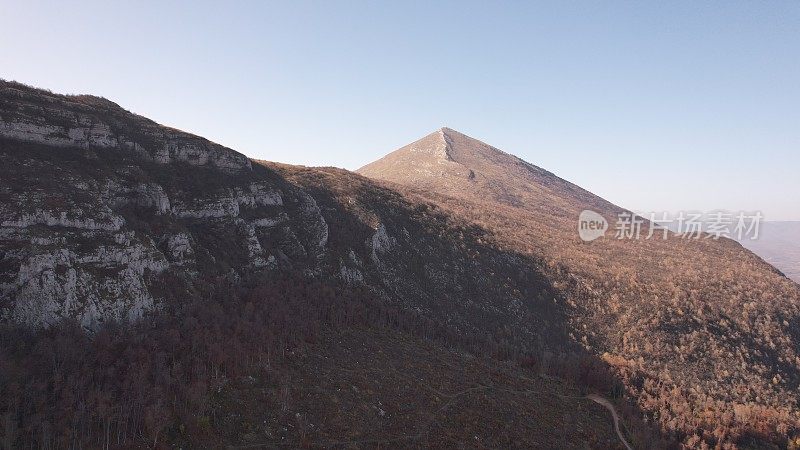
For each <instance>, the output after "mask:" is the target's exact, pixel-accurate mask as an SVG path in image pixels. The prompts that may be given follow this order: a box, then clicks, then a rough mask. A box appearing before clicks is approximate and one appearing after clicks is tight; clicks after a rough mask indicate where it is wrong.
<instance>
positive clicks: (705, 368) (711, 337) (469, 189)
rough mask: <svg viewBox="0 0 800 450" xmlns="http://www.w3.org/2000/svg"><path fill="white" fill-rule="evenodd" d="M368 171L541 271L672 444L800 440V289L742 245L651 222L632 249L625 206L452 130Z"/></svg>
mask: <svg viewBox="0 0 800 450" xmlns="http://www.w3.org/2000/svg"><path fill="white" fill-rule="evenodd" d="M357 172H358V173H360V174H362V175H365V176H367V177H370V178H373V179H375V180H380V181H383V182H384V183H385V184H384V185H385V186H388V187H391V188H393V189H397V190H399V191H401V192H403V193H404V194H405V195H406V196H407V197H409V198H414V199H418V200H420V201H429V202H434V203H436V204H437V205H439V206H440V207H441V208H442V209H444V210H446V211H447V212H448V213H449V214H451V215H453V216H455V217H462V218H464V219H465V220H467V221H469V222H471V223H475V224H476V225H478V226H480V227H481V228H483V229H484V230H486V231H487V232H488V233H489V235H490V236H492V238H493V239H494V240H495V242H496V244H497V246H498V248H500V249H503V250H504V251H506V252H513V253H515V254H518V255H520V256H524V257H528V258H530V259H532V260H536V261H541V262H542V265H541V267H542V273H543V274H544V276H545V277H546V278H547V279H548V280H549V281H550V283H551V284H552V285H553V286H554V287H556V288H557V290H558V291H559V292H560V293H561V294H562V295H563V296H564V300H563V301H564V306H565V312H564V314H565V316H566V318H567V328H568V334H569V336H570V339H571V340H573V341H574V342H576V343H579V344H581V345H582V346H583V348H584V349H585V350H586V351H587V352H590V353H592V354H595V355H598V356H600V357H602V358H603V359H604V360H606V361H607V362H609V364H611V365H613V366H614V367H615V369H616V370H617V373H618V374H619V376H620V377H622V379H623V380H624V384H625V388H626V391H627V393H628V394H629V395H630V396H631V397H633V398H635V399H636V402H637V404H638V406H639V407H640V408H641V409H642V410H644V411H645V412H646V415H647V417H648V418H649V420H652V421H653V422H655V423H658V424H660V426H661V428H662V429H664V430H666V431H667V432H668V433H673V434H674V435H677V436H682V437H681V439H682V440H683V441H684V442H685V443H692V444H693V446H694V445H699V442H700V440H705V441H706V442H707V443H708V444H711V445H713V444H714V443H715V442H744V441H746V440H747V439H748V438H747V436H749V435H753V434H757V431H756V430H762V432H763V430H766V429H769V430H772V431H770V432H769V433H768V434H770V433H772V434H774V435H785V434H787V433H788V434H791V433H795V432H796V431H791V430H796V429H797V425H798V422H797V421H798V418H800V412H799V411H798V403H797V402H798V387H799V386H798V383H800V334H799V333H800V314H799V312H800V310H799V309H798V307H799V306H800V287H799V286H798V285H797V284H796V283H794V282H792V281H791V280H789V279H787V278H786V277H785V276H783V274H781V273H780V272H779V271H777V270H776V269H775V268H774V267H772V266H770V265H769V264H767V263H765V262H764V261H763V260H762V259H761V258H759V257H757V256H756V255H754V254H753V253H751V252H749V251H747V250H746V249H744V248H743V247H742V246H741V245H739V244H738V243H736V242H734V241H732V240H729V239H724V238H722V239H712V238H710V236H708V235H705V236H701V238H700V239H689V238H687V237H685V236H681V235H676V234H674V233H671V232H666V234H665V232H664V231H662V230H661V229H657V228H656V227H655V226H653V227H652V228H651V224H650V223H649V222H648V221H647V220H644V219H642V224H641V235H640V238H639V239H633V238H627V237H626V236H625V235H620V237H622V238H621V239H618V238H617V236H616V235H615V230H614V229H615V228H616V225H615V223H616V224H619V223H620V222H619V218H620V214H622V215H623V216H622V217H624V215H625V214H627V213H626V212H625V210H623V209H622V208H619V207H616V206H614V205H613V204H611V203H609V202H607V201H605V200H604V199H602V198H599V197H597V196H595V195H593V194H591V193H589V192H587V191H585V190H583V189H581V188H579V187H577V186H575V185H574V184H572V183H569V182H567V181H565V180H563V179H561V178H559V177H557V176H555V175H553V174H552V173H550V172H547V171H545V170H543V169H541V168H538V167H536V166H534V165H532V164H529V163H526V162H524V161H522V160H521V159H519V158H516V157H514V156H512V155H509V154H507V153H505V152H502V151H500V150H498V149H495V148H494V147H491V146H489V145H487V144H485V143H483V142H480V141H478V140H476V139H473V138H470V137H468V136H466V135H464V134H461V133H459V132H456V131H453V130H451V129H448V128H442V129H440V130H438V131H436V132H434V133H432V134H430V135H428V136H426V137H424V138H422V139H420V140H418V141H416V142H414V143H412V144H410V145H407V146H405V147H402V148H400V149H399V150H396V151H395V152H392V153H390V154H388V155H387V156H385V157H384V158H382V159H379V160H377V161H375V162H373V163H371V164H368V165H366V166H364V167H362V168H361V169H359V170H358V171H357ZM583 210H591V211H594V212H596V213H598V214H600V215H601V216H602V217H603V218H605V220H607V221H608V223H609V228H610V230H609V232H607V233H606V235H605V237H602V238H600V239H597V240H595V241H592V242H584V241H583V240H581V239H580V237H579V233H578V218H579V215H580V214H581V212H582V211H583ZM651 229H652V231H653V233H652V236H650V231H651ZM648 236H650V238H648ZM732 430H733V431H732Z"/></svg>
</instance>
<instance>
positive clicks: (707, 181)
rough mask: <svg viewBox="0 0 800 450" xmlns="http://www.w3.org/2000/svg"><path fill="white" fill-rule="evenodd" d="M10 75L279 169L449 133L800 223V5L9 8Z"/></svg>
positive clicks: (600, 189) (632, 194) (639, 191)
mask: <svg viewBox="0 0 800 450" xmlns="http://www.w3.org/2000/svg"><path fill="white" fill-rule="evenodd" d="M0 77H1V78H5V79H13V80H17V81H21V82H24V83H27V84H32V85H35V86H40V87H45V88H49V89H51V90H53V91H56V92H61V93H93V94H97V95H102V96H105V97H108V98H109V99H112V100H114V101H116V102H117V103H119V104H121V105H122V106H124V107H126V108H127V109H130V110H132V111H134V112H136V113H139V114H142V115H145V116H148V117H150V118H152V119H154V120H156V121H158V122H161V123H164V124H167V125H171V126H174V127H177V128H181V129H184V130H187V131H191V132H194V133H197V134H200V135H203V136H205V137H208V138H209V139H212V140H214V141H217V142H220V143H222V144H225V145H227V146H230V147H232V148H234V149H237V150H239V151H242V152H244V153H245V154H247V155H249V156H251V157H255V158H262V159H268V160H275V161H282V162H289V163H297V164H305V165H333V166H339V167H345V168H348V169H355V168H357V167H359V166H361V165H363V164H364V163H367V162H369V161H371V160H373V159H376V158H378V157H379V156H381V155H382V154H384V153H387V152H389V151H391V150H394V149H395V148H397V147H400V146H402V145H404V144H406V143H408V142H410V141H413V140H414V139H416V138H418V137H421V136H423V135H425V134H427V133H429V132H431V131H433V130H435V129H437V128H439V127H442V126H448V127H451V128H454V129H457V130H459V131H462V132H464V133H466V134H469V135H471V136H474V137H477V138H479V139H481V140H483V141H485V142H488V143H490V144H492V145H494V146H496V147H499V148H501V149H503V150H505V151H508V152H510V153H514V154H516V155H518V156H520V157H522V158H523V159H526V160H528V161H530V162H531V163H534V164H536V165H539V166H542V167H544V168H546V169H548V170H551V171H553V172H555V173H556V174H558V175H560V176H562V177H564V178H566V179H568V180H570V181H573V182H575V183H577V184H579V185H581V186H583V187H585V188H587V189H589V190H591V191H593V192H595V193H597V194H599V195H601V196H603V197H605V198H607V199H609V200H611V201H613V202H615V203H617V204H620V205H622V206H625V207H627V208H631V209H635V210H647V211H652V210H656V211H662V210H667V211H677V210H682V209H696V210H710V209H719V208H723V209H731V210H742V209H744V210H756V209H758V210H762V211H763V212H764V214H765V216H766V218H767V219H771V220H790V219H791V220H800V176H799V175H798V171H800V2H798V1H786V2H779V1H775V2H760V1H752V2H734V1H730V2H698V1H687V2H655V1H653V2H604V1H593V2H560V1H558V2H552V3H550V2H548V3H534V2H506V3H498V2H475V3H472V2H438V3H429V2H416V3H415V2H405V1H404V2H369V3H367V2H352V1H348V2H335V1H318V2H289V1H287V2H281V3H277V2H252V3H246V2H219V3H203V2H188V1H187V2H152V3H147V2H138V1H137V2H134V1H128V2H122V1H112V2H105V1H104V2H88V1H87V2H53V3H39V2H29V1H26V2H9V1H5V2H2V3H0Z"/></svg>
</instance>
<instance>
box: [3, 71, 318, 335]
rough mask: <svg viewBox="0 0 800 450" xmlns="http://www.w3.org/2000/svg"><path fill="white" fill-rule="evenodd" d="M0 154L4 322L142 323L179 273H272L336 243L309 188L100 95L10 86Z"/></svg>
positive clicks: (191, 277)
mask: <svg viewBox="0 0 800 450" xmlns="http://www.w3.org/2000/svg"><path fill="white" fill-rule="evenodd" d="M0 154H2V160H3V164H2V166H1V167H0V199H1V200H2V201H1V202H0V309H1V310H2V313H1V314H2V318H3V319H4V320H8V321H13V322H19V323H24V324H28V325H31V326H34V327H43V326H47V325H49V324H52V323H54V322H56V321H58V320H61V319H63V318H73V319H77V320H78V321H79V322H80V323H81V324H83V325H84V326H85V327H87V328H97V327H98V326H100V325H101V324H102V323H103V322H106V321H109V320H128V319H135V318H138V317H140V316H141V315H142V314H143V313H145V312H146V311H149V310H152V309H154V308H157V307H158V305H159V298H158V294H156V293H155V292H156V291H157V290H159V289H157V286H158V285H159V283H160V282H161V281H160V280H163V277H164V276H166V275H170V276H176V277H178V278H179V279H181V280H184V285H185V286H189V287H190V286H192V284H193V283H195V282H196V280H201V279H203V277H209V276H233V277H239V276H242V275H243V274H245V273H247V272H248V271H253V270H271V269H274V268H277V267H278V266H279V265H280V261H284V264H289V263H290V261H292V260H293V259H298V258H300V259H303V258H307V257H309V256H310V255H311V256H314V255H317V254H318V253H319V252H320V249H321V247H322V246H324V243H325V240H326V238H327V232H328V231H327V225H326V223H325V220H324V219H323V218H322V216H321V214H320V211H319V208H318V207H317V206H316V204H315V203H314V200H313V198H310V197H309V196H308V195H306V194H305V193H303V192H302V191H301V190H299V189H296V188H294V187H292V186H290V185H289V184H288V183H286V182H284V181H282V180H281V179H280V178H279V177H277V176H275V175H274V174H270V173H268V171H267V170H265V169H263V168H256V169H254V168H253V167H252V165H251V163H250V161H249V160H248V159H247V158H246V157H245V156H243V155H241V154H239V153H237V152H234V151H233V150H230V149H227V148H224V147H222V146H219V145H216V144H213V143H211V142H208V141H206V140H204V139H201V138H198V137H196V136H192V135H189V134H186V133H183V132H180V131H177V130H172V129H168V128H165V127H161V126H159V125H157V124H155V123H153V122H151V121H149V120H147V119H144V118H142V117H139V116H135V115H133V114H130V113H128V112H126V111H124V110H122V109H121V108H119V107H118V106H116V105H114V104H113V103H111V102H108V101H105V100H102V99H98V98H95V97H85V96H80V97H66V96H59V95H53V94H49V93H46V92H43V91H39V90H34V89H31V88H27V87H25V86H21V85H18V84H14V83H2V84H0ZM293 219H295V220H293ZM267 242H269V243H270V244H269V245H267V244H266V243H267Z"/></svg>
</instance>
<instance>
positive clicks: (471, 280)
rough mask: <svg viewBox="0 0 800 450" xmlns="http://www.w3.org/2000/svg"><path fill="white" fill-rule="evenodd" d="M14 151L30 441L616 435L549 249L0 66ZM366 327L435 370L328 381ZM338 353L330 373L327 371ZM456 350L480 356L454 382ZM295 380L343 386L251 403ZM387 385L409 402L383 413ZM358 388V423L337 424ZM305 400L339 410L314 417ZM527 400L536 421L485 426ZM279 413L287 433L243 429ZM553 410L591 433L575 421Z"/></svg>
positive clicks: (10, 283)
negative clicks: (25, 80)
mask: <svg viewBox="0 0 800 450" xmlns="http://www.w3.org/2000/svg"><path fill="white" fill-rule="evenodd" d="M0 158H1V159H2V162H3V164H2V165H0V417H1V418H2V421H3V428H2V429H3V431H2V439H3V442H4V444H5V445H7V446H9V447H17V446H22V447H27V446H34V445H35V446H41V447H56V448H62V447H64V448H66V447H73V448H74V447H95V446H96V447H101V446H107V445H109V444H112V443H114V442H116V444H117V445H123V446H136V447H143V446H148V447H151V448H153V447H162V446H164V445H165V444H166V443H172V444H176V445H181V443H186V444H187V445H188V446H190V447H198V446H205V447H209V448H214V447H219V446H224V445H229V444H253V443H256V444H258V443H259V442H262V443H263V442H265V439H264V438H266V444H265V445H269V444H271V443H274V442H273V440H272V438H274V439H280V438H281V437H283V438H285V439H287V441H286V442H288V443H289V444H287V445H304V444H307V443H309V442H310V443H311V444H313V442H317V441H320V442H323V443H324V442H328V441H332V440H338V439H345V438H348V439H357V440H364V441H365V442H370V440H375V441H376V442H377V441H380V440H381V439H387V440H389V439H397V438H402V437H403V436H405V437H406V438H409V436H410V438H411V441H420V440H422V441H424V442H446V441H448V440H451V439H455V440H456V441H458V440H463V439H474V438H475V436H477V437H478V439H479V440H480V442H483V443H484V444H483V445H488V446H506V445H507V444H508V443H509V442H515V441H520V442H530V443H531V445H534V444H535V443H537V442H538V443H540V444H541V445H550V444H548V443H553V442H558V443H560V445H564V446H566V447H570V448H582V447H584V446H585V444H587V443H588V444H592V445H595V446H597V447H600V448H603V447H606V446H607V445H609V443H612V442H615V437H614V435H613V430H612V429H611V428H610V421H609V419H608V418H607V417H606V416H605V415H604V414H603V411H602V409H598V408H596V407H594V406H593V405H592V404H591V403H589V402H588V401H584V400H582V399H581V394H580V393H579V391H578V389H583V390H587V389H592V390H597V391H601V392H604V393H609V392H611V390H612V386H613V379H611V378H610V377H609V375H608V372H607V369H606V366H605V364H603V363H602V362H601V361H599V360H597V359H596V358H593V357H591V356H590V355H588V354H586V353H585V352H583V351H582V349H581V348H580V346H578V345H577V344H574V343H572V342H571V341H570V339H569V338H568V336H567V328H566V325H565V324H566V316H565V309H564V307H563V304H564V303H563V301H561V300H557V299H556V297H558V296H559V295H560V294H559V293H558V291H557V289H555V288H554V287H553V286H551V285H550V283H549V281H548V280H547V278H546V277H545V275H544V274H543V273H542V271H541V270H542V264H541V262H540V261H538V260H536V259H532V258H530V257H528V256H524V255H518V254H516V253H514V252H506V251H503V250H501V249H499V248H497V246H495V245H493V244H491V243H490V242H489V241H488V240H487V239H488V236H487V233H486V231H485V230H483V229H481V228H480V227H478V226H475V225H474V224H472V223H469V222H468V221H465V220H463V219H461V218H458V217H453V216H450V215H448V214H446V213H445V212H444V211H442V210H440V209H439V208H438V207H436V206H435V205H432V204H430V203H427V202H420V201H414V200H412V199H408V198H406V197H404V196H403V195H401V194H399V193H397V192H395V191H393V190H390V189H386V188H383V187H379V186H377V185H376V184H375V183H374V182H372V181H370V180H368V179H367V178H364V177H361V176H359V175H355V174H352V173H349V172H346V171H342V170H336V169H307V168H300V167H292V166H284V165H278V164H271V163H258V162H252V161H250V160H248V159H247V158H245V157H244V156H243V155H241V154H239V153H236V152H235V151H233V150H231V149H227V148H224V147H222V146H219V145H216V144H213V143H210V142H208V141H206V140H204V139H202V138H199V137H196V136H192V135H189V134H187V133H183V132H180V131H177V130H172V129H169V128H165V127H162V126H160V125H158V124H155V123H153V122H152V121H149V120H147V119H145V118H142V117H140V116H136V115H134V114H132V113H130V112H128V111H125V110H124V109H122V108H120V107H119V106H117V105H115V104H114V103H112V102H109V101H108V100H105V99H100V98H96V97H91V96H63V95H57V94H52V93H49V92H46V91H42V90H38V89H33V88H30V87H27V86H24V85H20V84H18V83H8V82H2V83H0ZM73 323H74V326H73ZM339 339H345V340H346V343H347V345H346V346H345V347H342V346H338V345H337V342H338V340H339ZM360 340H370V341H374V342H375V343H376V344H375V345H376V346H377V348H376V349H375V351H376V352H378V353H382V354H385V355H395V357H396V358H399V359H397V360H396V362H398V363H399V362H400V361H402V362H403V364H405V365H406V367H405V368H404V369H403V370H401V371H400V372H399V374H396V373H394V372H395V371H394V369H392V368H390V367H386V366H384V365H383V364H382V363H381V364H372V365H371V366H369V367H368V370H370V371H374V373H375V378H376V379H381V378H382V377H385V378H386V379H387V380H398V379H399V378H397V377H408V376H414V377H415V379H417V380H419V383H417V384H414V385H412V386H394V385H393V386H392V387H391V388H389V387H382V388H381V387H379V386H377V387H376V386H373V387H369V389H374V388H380V389H382V390H383V392H381V393H380V394H384V395H385V397H381V398H378V397H380V396H375V395H374V393H373V392H370V391H366V392H365V393H359V392H356V395H354V396H349V397H344V398H342V399H341V400H340V397H339V394H337V393H334V392H332V391H331V389H334V387H333V385H330V384H329V383H334V384H335V386H336V388H341V387H342V386H345V387H346V386H347V384H348V383H349V384H351V385H353V386H355V385H356V384H358V383H362V382H364V383H365V382H366V381H364V380H363V378H364V377H363V374H361V372H360V371H361V370H363V368H364V366H363V364H362V361H363V353H358V352H355V351H351V350H347V349H351V348H353V342H356V343H357V342H359V341H360ZM465 352H470V353H471V354H472V355H477V356H478V358H475V357H474V356H469V353H465ZM414 354H420V355H429V357H430V360H421V361H414V360H413V358H412V356H411V355H414ZM319 356H321V357H322V358H323V359H324V360H326V361H329V363H326V364H327V365H326V364H320V363H318V362H314V361H313V358H317V357H319ZM294 357H296V358H298V359H292V358H294ZM301 357H302V358H305V359H302V358H301ZM498 360H503V361H508V363H507V364H508V368H506V369H495V368H494V366H496V365H497V364H498ZM334 361H337V364H339V365H341V366H342V367H341V368H343V369H344V370H343V371H341V372H338V370H339V367H335V366H334V365H333V362H334ZM518 362H523V363H524V365H525V367H524V368H523V367H522V366H520V365H519V364H517V363H518ZM503 364H506V363H503ZM324 367H327V368H328V369H329V370H330V373H331V375H330V376H328V377H319V376H317V375H315V373H313V371H315V370H319V369H320V368H324ZM454 367H464V368H467V369H468V370H471V371H473V373H472V374H471V375H469V376H468V377H466V378H464V379H461V380H460V381H458V382H455V380H459V378H455V379H454V378H453V374H452V373H451V372H452V371H453V370H454ZM382 371H384V372H385V373H384V374H381V372H382ZM538 373H548V374H551V375H556V376H558V377H560V379H556V380H554V379H550V378H544V379H540V378H539V377H538V376H537V374H538ZM393 377H394V378H393ZM291 379H303V380H306V381H307V382H308V383H310V385H308V386H305V385H298V384H296V383H293V382H292V381H291ZM285 380H290V381H285ZM446 380H449V381H446ZM565 380H566V381H565ZM276 382H278V383H279V385H280V389H272V390H270V388H269V387H268V386H272V387H274V386H275V383H276ZM253 383H255V385H256V386H259V387H260V388H261V390H259V391H258V392H259V393H258V396H256V397H254V396H253V394H252V392H251V391H252V389H253V387H252V386H253ZM337 383H338V384H337ZM432 383H437V384H439V385H438V386H437V388H438V389H439V390H440V391H441V393H442V395H441V396H439V397H438V398H437V397H432V396H431V393H430V391H429V390H428V389H427V387H428V386H431V384H432ZM459 390H465V391H466V394H469V395H460V394H458V392H459ZM473 390H474V392H473ZM489 390H498V392H504V393H498V394H497V396H488V394H485V392H488V391H489ZM523 391H524V393H522V392H523ZM285 392H289V394H285V395H284V393H285ZM337 392H338V391H337ZM514 392H518V394H517V395H514V394H513V393H514ZM473 393H474V394H475V396H472V394H473ZM457 394H458V395H457ZM295 395H299V396H300V397H302V398H306V396H308V395H320V396H321V398H322V399H324V401H322V400H320V402H319V403H315V402H311V403H302V402H300V405H298V406H297V407H292V408H291V409H285V410H283V411H282V413H280V414H277V415H274V416H269V417H266V416H265V415H268V414H269V413H268V412H267V411H265V410H258V408H257V406H254V405H253V404H251V403H249V402H248V400H249V399H252V398H259V399H261V402H257V404H259V403H260V404H280V403H281V400H279V399H278V398H277V397H279V396H284V397H286V396H288V397H293V396H295ZM520 395H521V396H523V397H524V396H528V395H529V396H530V399H528V398H527V397H524V398H521V397H519V396H520ZM409 396H410V397H409ZM560 396H571V397H573V398H570V399H567V400H565V401H559V400H558V399H559V398H560ZM284 397H281V398H284ZM412 397H413V398H414V401H413V402H410V401H409V398H412ZM387 398H388V399H387ZM243 399H244V400H243ZM542 399H545V400H542ZM373 400H378V401H381V402H382V404H383V405H384V407H385V408H384V411H387V412H389V413H391V414H393V411H404V414H405V415H403V416H402V417H401V416H390V417H391V420H387V421H386V422H387V428H386V429H385V430H378V431H375V430H374V428H372V426H371V424H372V422H373V421H374V419H375V414H376V411H377V410H375V409H374V408H372V407H373V406H374V405H373V404H372V403H371V402H372V401H373ZM462 400H463V403H462ZM476 401H479V402H480V405H481V406H480V407H479V408H478V407H476V406H474V405H473V403H472V402H476ZM540 401H545V404H546V405H548V406H547V408H548V409H547V410H544V411H541V410H537V409H536V405H537V404H540V403H539V402H540ZM231 402H234V403H231ZM240 402H241V403H242V404H239V403H240ZM338 402H341V404H342V405H346V406H347V407H348V408H351V409H352V410H353V414H352V417H353V418H354V419H353V422H352V423H351V424H347V423H344V424H343V423H340V422H336V421H333V420H332V419H330V417H331V415H332V412H331V411H335V410H336V408H338V407H339V406H337V404H338ZM445 406H446V408H445ZM253 408H255V410H254V409H253ZM287 408H288V407H287ZM513 411H517V412H513ZM289 412H291V414H289ZM445 412H446V413H447V415H444V416H441V414H444V413H445ZM512 412H513V414H512ZM509 414H512V415H510V416H509ZM523 415H528V416H530V418H531V419H532V420H534V422H532V423H529V422H524V423H521V422H522V421H523V417H522V416H523ZM306 416H310V417H313V418H314V419H313V420H314V422H315V426H316V427H320V426H322V427H321V428H315V429H314V430H309V429H304V430H303V431H297V430H299V429H300V428H302V427H300V424H299V423H298V422H297V420H299V419H296V418H297V417H306ZM506 416H507V417H509V418H510V419H513V420H512V423H519V424H520V427H513V428H511V429H509V428H507V427H506V425H504V424H503V423H502V422H492V421H489V422H486V418H487V417H506ZM326 417H328V419H325V418H326ZM632 417H635V414H634V415H633V416H632ZM234 418H235V419H234ZM319 418H322V419H319ZM256 419H259V420H261V422H256ZM233 420H239V421H238V422H236V423H235V424H234V423H233V422H231V421H233ZM303 420H305V419H303ZM320 420H322V421H323V423H319V421H320ZM598 420H600V421H598ZM264 421H266V422H267V424H264V425H265V426H266V427H267V428H269V430H272V431H271V432H270V433H272V434H267V435H266V436H264V438H262V437H261V436H260V435H258V436H255V437H254V436H250V437H248V436H246V435H248V434H249V433H251V432H253V429H252V428H247V429H244V428H237V427H244V426H245V425H244V423H247V424H249V425H247V427H251V426H254V424H256V423H262V424H263V422H264ZM475 421H481V423H478V424H476V422H475ZM537 421H541V423H543V424H544V423H556V422H557V423H558V424H559V427H561V428H567V427H568V426H569V427H573V426H574V427H575V428H577V429H579V430H581V431H580V432H579V433H577V434H573V435H570V436H568V437H565V436H564V435H563V433H561V432H558V431H557V430H556V431H554V430H553V429H546V428H543V426H537V425H536V423H537ZM303 423H305V422H303ZM303 426H305V425H303ZM495 427H501V428H495ZM502 427H506V428H502ZM561 428H559V429H561ZM232 429H234V430H238V431H237V432H236V433H234V434H231V433H230V432H229V430H232ZM281 429H283V430H284V432H276V430H281ZM288 429H292V430H293V431H292V432H291V433H288V432H286V430H288ZM532 430H533V431H535V433H533V432H532ZM261 431H263V430H261ZM295 431H297V432H295ZM466 431H468V432H469V433H474V436H472V437H469V436H467V435H465V434H464V432H466ZM395 433H396V434H395ZM643 436H647V434H643ZM640 439H644V438H640ZM320 445H324V444H320Z"/></svg>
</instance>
